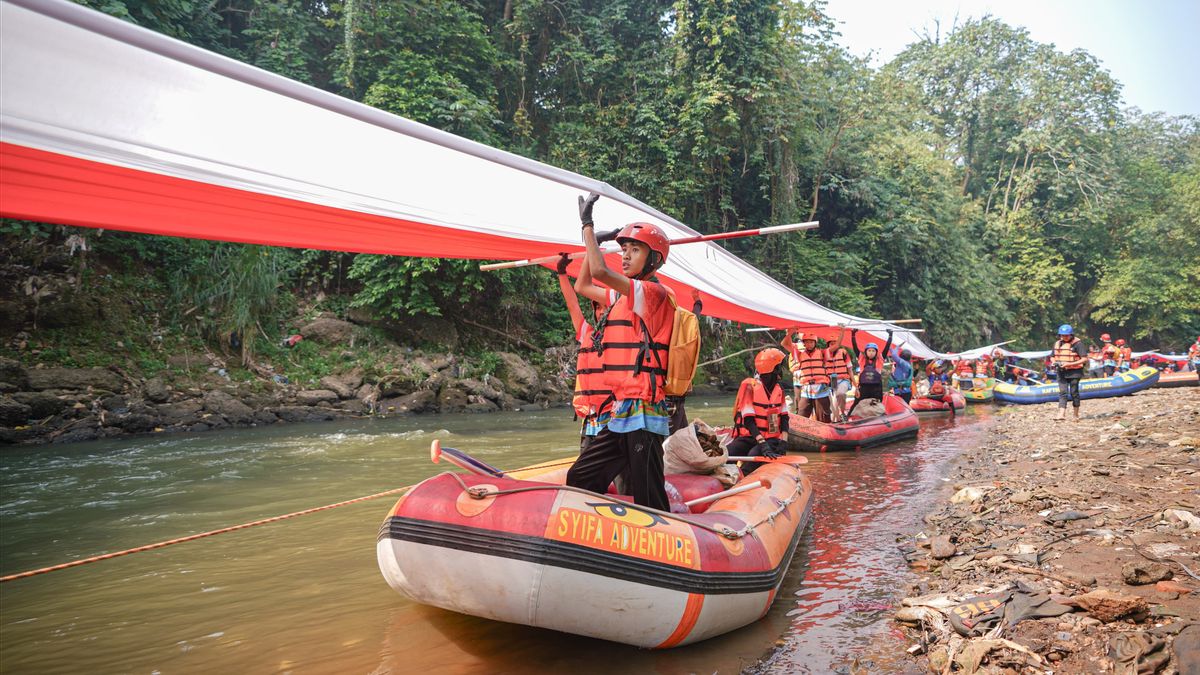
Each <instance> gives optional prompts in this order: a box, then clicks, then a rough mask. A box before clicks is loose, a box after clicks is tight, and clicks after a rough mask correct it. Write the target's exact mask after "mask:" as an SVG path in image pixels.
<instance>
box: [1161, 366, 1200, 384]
mask: <svg viewBox="0 0 1200 675" xmlns="http://www.w3.org/2000/svg"><path fill="white" fill-rule="evenodd" d="M1154 386H1156V387H1196V386H1200V375H1198V374H1197V373H1196V371H1194V370H1193V371H1190V372H1185V373H1160V374H1159V376H1158V382H1155V383H1154Z"/></svg>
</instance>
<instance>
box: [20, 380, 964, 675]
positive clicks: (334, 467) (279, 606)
mask: <svg viewBox="0 0 1200 675" xmlns="http://www.w3.org/2000/svg"><path fill="white" fill-rule="evenodd" d="M729 405H730V401H728V400H723V399H710V400H698V401H689V411H690V412H691V413H692V415H693V417H701V418H703V419H705V420H706V421H709V422H712V423H719V422H721V423H727V422H728V420H729V416H730V415H729ZM986 414H987V413H986V412H983V413H980V411H979V410H978V409H972V410H971V411H970V414H967V415H964V416H962V417H961V418H960V419H959V420H957V421H950V420H948V419H946V420H939V419H925V420H922V429H921V436H920V438H919V439H917V440H916V441H911V442H906V443H901V444H896V445H891V446H887V447H884V448H879V449H873V450H867V451H863V452H858V453H841V454H835V453H830V454H827V455H824V456H822V455H812V456H810V459H811V462H810V464H809V465H808V466H807V467H806V471H807V472H808V473H809V475H810V476H811V477H812V481H813V486H814V489H815V491H816V495H817V504H816V507H815V510H814V524H813V526H812V527H811V528H810V529H809V532H808V533H807V534H806V535H805V537H804V539H803V541H802V543H801V547H802V548H801V550H800V551H799V552H798V554H797V556H796V557H795V559H794V562H793V566H792V569H791V572H790V573H789V575H788V576H787V577H786V579H785V581H784V586H783V588H782V590H781V591H780V594H779V596H778V599H777V600H776V602H775V604H774V606H773V607H772V610H771V611H770V612H769V613H768V615H767V616H766V617H765V618H764V619H762V620H761V621H759V622H757V623H755V624H752V625H750V626H748V627H746V628H743V629H741V630H738V631H735V632H733V633H730V634H728V635H725V636H722V637H718V638H714V639H712V640H708V641H706V642H703V643H700V644H697V645H692V646H689V647H684V648H680V649H674V650H667V651H661V652H655V651H646V650H638V649H634V648H630V647H625V646H623V645H616V644H612V643H607V642H602V641H599V640H592V639H587V638H581V637H576V636H571V635H565V634H561V633H555V632H552V631H546V630H540V629H534V628H528V627H524V626H514V625H509V624H503V623H498V622H493V621H486V620H482V619H476V618H473V617H467V616H461V615H458V614H454V613H451V612H447V611H443V610H439V609H434V608H429V607H423V606H420V605H416V604H413V603H411V602H409V601H407V600H406V599H404V598H402V597H401V596H399V595H398V594H396V593H395V592H393V591H392V590H391V589H390V588H389V587H388V586H387V584H386V583H385V582H384V581H383V578H382V576H381V575H380V573H379V570H378V567H377V565H376V562H375V536H376V532H377V530H378V527H379V524H380V523H381V522H382V520H383V518H384V516H385V515H386V513H387V511H388V508H389V507H390V506H391V504H392V503H393V502H394V501H395V497H384V498H380V499H375V500H371V501H366V502H361V503H357V504H352V505H348V506H343V507H339V508H336V509H332V510H329V511H322V512H319V513H315V514H312V515H307V516H302V517H298V518H295V519H290V520H285V521H281V522H277V523H273V524H269V525H265V526H261V527H254V528H250V529H246V530H241V531H236V532H231V533H228V534H222V535H218V536H214V537H209V538H205V539H200V540H196V541H192V542H188V543H184V544H179V545H175V546H170V547H166V548H163V549H158V550H154V551H148V552H142V553H137V554H133V555H129V556H124V557H119V558H114V559H110V560H106V561H102V562H98V563H94V564H89V565H84V566H81V567H77V568H73V569H68V570H63V571H59V572H53V573H50V574H43V575H40V576H36V577H31V578H26V579H20V580H16V581H11V582H7V583H4V584H0V670H2V671H3V672H4V673H19V672H29V673H53V672H79V671H87V672H95V673H107V672H163V673H177V672H214V671H223V672H296V673H407V672H420V671H436V672H439V673H497V672H528V671H530V670H553V671H571V672H573V673H591V672H597V673H599V672H605V673H611V672H656V673H677V672H705V673H712V672H739V671H741V670H743V669H747V668H751V669H754V670H762V671H779V672H813V673H825V672H833V671H836V670H844V669H845V668H846V667H847V664H850V663H851V662H852V661H853V660H854V659H855V658H856V656H857V655H858V654H859V652H860V651H861V650H863V649H864V648H865V646H866V645H867V644H868V643H870V642H871V641H872V640H878V639H880V635H881V634H883V635H884V636H885V639H886V633H887V632H889V631H892V630H894V628H893V627H892V624H891V619H890V613H889V612H887V611H886V610H885V609H884V607H885V606H886V605H887V603H889V602H890V601H892V600H894V598H895V597H896V596H897V594H898V593H901V592H902V591H903V587H904V583H905V581H906V580H907V579H908V578H909V575H908V572H907V569H906V567H905V565H904V560H903V558H902V557H901V554H900V552H899V551H898V550H897V548H896V543H895V540H896V536H897V534H898V533H901V532H907V531H910V530H911V529H912V528H913V527H916V526H917V525H918V524H919V518H920V516H921V515H922V514H923V513H924V512H925V511H927V510H928V507H929V505H930V503H931V502H932V501H933V499H934V498H935V497H936V496H937V495H938V494H939V493H940V491H941V490H942V486H943V482H942V476H944V475H945V473H946V468H947V466H946V465H947V463H948V462H949V460H951V459H953V458H954V457H955V456H956V455H957V454H958V452H959V451H960V448H963V447H969V446H971V445H973V444H975V443H978V442H979V440H980V439H981V436H982V428H983V426H984V424H983V421H984V418H985V417H986ZM576 430H577V425H576V423H575V422H572V421H571V420H570V416H569V413H567V412H564V411H563V410H550V411H537V412H523V413H496V414H491V415H437V416H423V417H408V418H393V419H387V420H364V421H357V422H341V423H328V424H321V425H292V426H283V427H270V428H262V429H247V430H230V431H222V432H209V433H205V434H198V435H194V436H182V435H172V436H152V437H142V438H132V439H120V440H110V441H99V442H92V443H80V444H75V445H68V446H47V447H30V448H16V449H12V448H10V449H6V450H4V451H3V453H2V454H0V574H11V573H14V572H19V571H23V570H27V569H32V568H37V567H42V566H46V565H52V564H56V563H62V562H66V561H69V560H73V559H77V558H82V557H87V556H91V555H95V554H98V553H103V552H108V551H116V550H121V549H126V548H131V547H135V546H138V545H142V544H148V543H152V542H156V541H160V540H164V539H170V538H174V537H178V536H182V535H187V534H192V533H196V532H203V531H207V530H211V529H216V528H219V527H224V526H228V525H234V524H237V523H242V522H247V521H252V520H256V519H260V518H264V517H268V516H274V515H278V514H283V513H289V512H292V511H297V510H301V509H305V508H309V507H313V506H320V505H323V504H330V503H334V502H339V501H342V500H346V499H350V498H353V497H358V496H362V495H368V494H374V493H377V492H381V491H384V490H388V489H392V488H396V487H400V486H404V485H409V484H412V483H415V482H418V481H420V480H422V479H424V478H427V477H429V476H430V475H433V474H434V473H436V472H437V471H439V470H441V469H442V467H438V466H434V465H432V464H431V463H430V461H429V444H430V442H431V441H432V440H433V439H434V438H439V439H441V440H442V442H443V443H444V444H445V445H449V446H454V447H459V448H462V449H464V450H466V451H468V452H470V453H471V454H473V455H475V456H477V457H479V458H480V459H483V460H484V461H486V462H489V463H491V464H493V465H495V466H499V467H501V468H515V467H518V466H523V465H528V464H531V463H534V462H537V461H541V460H545V459H551V458H556V457H563V456H567V455H570V454H573V453H574V452H575V451H576V450H577V442H576V439H577V431H576ZM898 640H899V638H898V637H897V643H896V644H897V651H899V649H900V648H901V647H902V646H903V645H902V643H901V642H899V641H898ZM877 665H879V666H883V665H884V664H877ZM885 669H886V668H885Z"/></svg>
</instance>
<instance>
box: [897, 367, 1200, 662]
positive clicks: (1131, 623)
mask: <svg viewBox="0 0 1200 675" xmlns="http://www.w3.org/2000/svg"><path fill="white" fill-rule="evenodd" d="M1054 412H1055V409H1054V406H1053V405H1039V406H1018V407H1009V408H1004V409H1002V410H1001V412H1000V414H999V415H998V416H997V421H996V422H995V423H994V425H993V428H992V430H991V432H990V436H989V437H990V440H989V442H987V443H986V444H984V445H982V446H981V447H979V448H977V449H975V450H972V451H969V452H967V453H965V454H964V455H963V456H962V457H961V458H960V460H959V462H958V464H957V468H956V469H955V471H954V473H953V475H952V476H951V479H950V481H951V482H950V483H949V489H948V490H947V493H946V499H945V500H944V501H943V502H942V503H941V506H940V507H939V508H937V509H936V510H935V511H933V512H932V513H929V514H928V515H927V516H926V517H925V527H924V528H923V530H922V531H920V532H913V533H911V534H910V535H908V536H905V537H902V538H901V540H900V546H901V549H902V551H903V552H904V553H905V555H906V559H907V560H908V561H909V564H910V565H911V566H912V568H913V569H914V570H915V571H916V572H917V574H918V581H917V582H916V583H914V584H913V586H912V588H910V589H909V593H907V595H908V596H910V597H907V598H905V599H904V600H903V602H902V603H901V605H900V606H899V607H898V608H897V612H896V619H897V621H898V622H900V623H901V624H902V625H903V626H904V627H905V634H906V635H907V639H908V647H909V654H911V655H912V656H911V660H910V661H909V666H910V669H911V672H934V673H975V672H983V673H1047V672H1057V673H1102V672H1109V673H1130V674H1134V673H1136V674H1140V675H1145V674H1148V673H1200V576H1198V575H1200V388H1186V389H1152V390H1149V391H1146V392H1142V393H1140V394H1137V395H1136V396H1132V397H1125V398H1114V399H1104V400H1096V401H1084V402H1083V419H1082V420H1081V421H1080V422H1078V423H1073V422H1055V421H1052V420H1051V417H1052V416H1053V414H1054Z"/></svg>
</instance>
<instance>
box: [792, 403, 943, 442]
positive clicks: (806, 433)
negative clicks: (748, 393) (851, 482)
mask: <svg viewBox="0 0 1200 675" xmlns="http://www.w3.org/2000/svg"><path fill="white" fill-rule="evenodd" d="M883 409H884V411H885V412H884V414H883V415H880V416H878V417H868V418H865V419H852V420H850V421H848V422H839V423H836V424H826V423H825V422H818V421H816V420H814V419H812V418H809V417H805V418H800V417H797V416H794V415H793V416H792V417H791V418H790V420H789V422H788V443H789V444H790V445H791V447H792V449H793V450H798V451H800V452H825V451H826V450H856V449H858V448H870V447H874V446H877V445H883V444H885V443H892V442H894V441H898V440H901V439H904V438H911V437H913V436H916V435H917V429H918V427H919V425H920V423H919V422H918V421H917V416H916V414H915V413H914V412H913V410H912V408H910V407H908V404H906V403H905V402H904V399H902V398H900V397H899V396H896V395H894V394H884V395H883Z"/></svg>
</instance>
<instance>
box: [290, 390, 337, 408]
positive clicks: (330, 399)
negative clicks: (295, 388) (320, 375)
mask: <svg viewBox="0 0 1200 675" xmlns="http://www.w3.org/2000/svg"><path fill="white" fill-rule="evenodd" d="M337 400H338V395H337V393H336V392H333V391H330V390H328V389H309V390H307V391H301V392H298V393H297V394H296V403H299V404H300V405H317V404H319V403H336V402H337Z"/></svg>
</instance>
